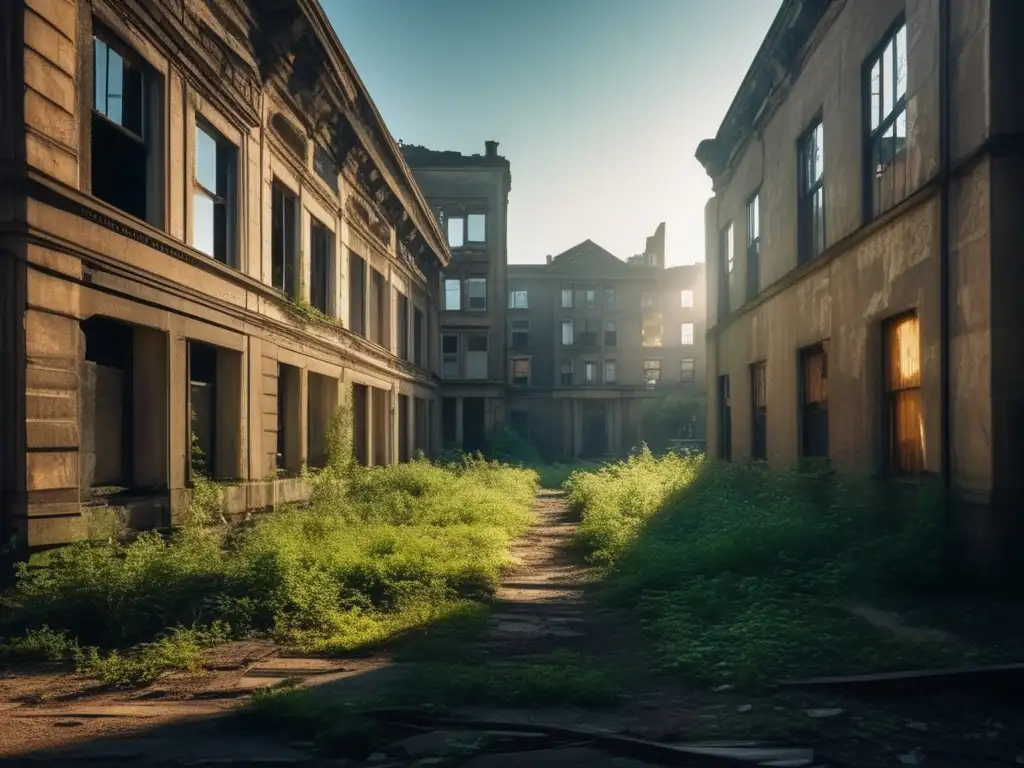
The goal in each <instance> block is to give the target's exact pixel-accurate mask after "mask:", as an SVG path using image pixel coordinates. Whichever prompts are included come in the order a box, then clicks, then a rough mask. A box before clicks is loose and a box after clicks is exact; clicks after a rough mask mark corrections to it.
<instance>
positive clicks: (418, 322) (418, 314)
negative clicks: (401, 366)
mask: <svg viewBox="0 0 1024 768" xmlns="http://www.w3.org/2000/svg"><path fill="white" fill-rule="evenodd" d="M424 338H425V337H424V334H423V312H422V311H420V310H418V309H414V310H413V312H412V346H413V362H414V363H416V365H425V364H426V360H427V355H426V351H425V349H424V346H423V342H424Z"/></svg>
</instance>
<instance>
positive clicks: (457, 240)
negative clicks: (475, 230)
mask: <svg viewBox="0 0 1024 768" xmlns="http://www.w3.org/2000/svg"><path fill="white" fill-rule="evenodd" d="M447 224H448V247H449V248H461V247H462V246H463V245H465V244H466V220H465V219H464V218H462V217H461V216H452V217H451V218H450V219H448V221H447Z"/></svg>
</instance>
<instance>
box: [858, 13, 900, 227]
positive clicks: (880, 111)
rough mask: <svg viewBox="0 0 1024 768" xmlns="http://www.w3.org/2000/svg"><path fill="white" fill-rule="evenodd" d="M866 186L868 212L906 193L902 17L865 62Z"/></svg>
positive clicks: (889, 204)
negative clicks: (866, 105)
mask: <svg viewBox="0 0 1024 768" xmlns="http://www.w3.org/2000/svg"><path fill="white" fill-rule="evenodd" d="M865 77H867V78H868V83H867V87H866V89H865V90H866V92H867V97H868V101H869V103H868V114H869V116H870V123H869V127H868V147H869V150H868V152H869V155H868V167H867V177H868V184H867V188H868V190H869V194H870V197H871V209H870V210H871V215H872V216H877V215H878V214H880V213H882V212H884V211H886V210H888V209H889V208H891V207H892V206H894V205H895V204H896V203H898V202H900V201H901V200H903V199H904V198H905V197H906V196H907V154H906V149H907V26H906V24H905V23H903V22H902V21H901V22H900V23H899V25H898V26H897V27H896V28H895V29H894V30H892V31H891V32H890V34H889V35H888V37H887V38H886V40H885V41H883V43H882V45H881V47H880V50H879V52H878V54H877V56H875V58H873V59H871V60H870V61H869V62H868V65H867V67H866V71H865Z"/></svg>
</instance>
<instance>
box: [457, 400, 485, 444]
mask: <svg viewBox="0 0 1024 768" xmlns="http://www.w3.org/2000/svg"><path fill="white" fill-rule="evenodd" d="M462 448H463V450H464V451H465V452H466V453H475V452H476V451H486V450H487V399H486V398H483V397H464V398H462Z"/></svg>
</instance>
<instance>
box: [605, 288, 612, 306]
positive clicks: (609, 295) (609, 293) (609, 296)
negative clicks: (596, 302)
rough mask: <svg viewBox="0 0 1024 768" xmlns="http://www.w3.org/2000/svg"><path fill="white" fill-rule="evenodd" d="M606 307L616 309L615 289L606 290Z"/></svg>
mask: <svg viewBox="0 0 1024 768" xmlns="http://www.w3.org/2000/svg"><path fill="white" fill-rule="evenodd" d="M604 305H605V306H606V307H614V306H615V289H614V288H605V289H604Z"/></svg>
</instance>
